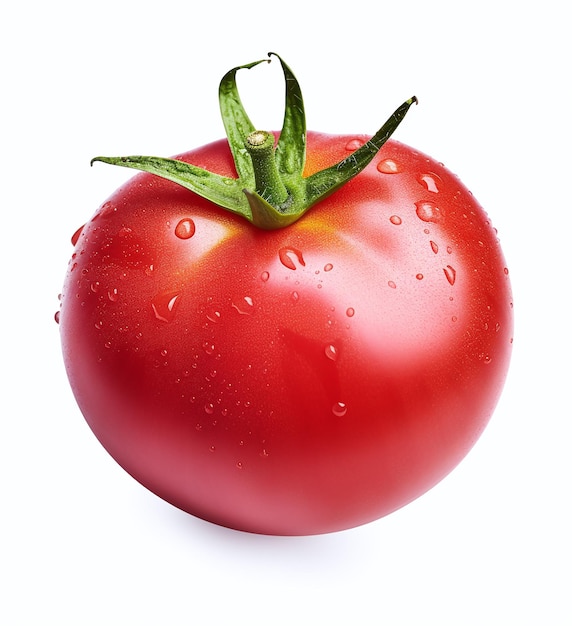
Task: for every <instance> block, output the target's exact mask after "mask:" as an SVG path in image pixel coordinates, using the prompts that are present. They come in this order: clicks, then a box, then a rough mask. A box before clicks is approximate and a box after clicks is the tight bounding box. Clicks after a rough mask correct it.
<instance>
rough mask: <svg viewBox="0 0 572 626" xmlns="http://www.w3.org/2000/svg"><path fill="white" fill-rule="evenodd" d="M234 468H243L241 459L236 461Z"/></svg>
mask: <svg viewBox="0 0 572 626" xmlns="http://www.w3.org/2000/svg"><path fill="white" fill-rule="evenodd" d="M236 468H237V469H239V470H241V469H244V465H243V463H242V461H237V463H236Z"/></svg>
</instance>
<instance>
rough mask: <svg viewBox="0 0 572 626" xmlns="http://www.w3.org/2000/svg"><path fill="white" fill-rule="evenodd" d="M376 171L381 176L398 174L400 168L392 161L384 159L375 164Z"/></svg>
mask: <svg viewBox="0 0 572 626" xmlns="http://www.w3.org/2000/svg"><path fill="white" fill-rule="evenodd" d="M377 170H378V172H381V173H382V174H399V172H400V171H401V168H400V166H399V165H398V164H397V163H396V162H395V161H394V160H393V159H384V160H383V161H380V162H379V163H378V164H377Z"/></svg>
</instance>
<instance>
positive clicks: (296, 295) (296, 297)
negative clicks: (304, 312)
mask: <svg viewBox="0 0 572 626" xmlns="http://www.w3.org/2000/svg"><path fill="white" fill-rule="evenodd" d="M290 298H291V300H292V302H298V300H299V299H300V294H299V293H298V292H297V291H293V292H292V293H291V294H290Z"/></svg>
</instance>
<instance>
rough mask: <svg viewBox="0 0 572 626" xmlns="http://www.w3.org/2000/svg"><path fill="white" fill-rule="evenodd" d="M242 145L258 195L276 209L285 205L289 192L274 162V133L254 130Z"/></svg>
mask: <svg viewBox="0 0 572 626" xmlns="http://www.w3.org/2000/svg"><path fill="white" fill-rule="evenodd" d="M244 145H245V147H246V149H247V150H248V153H249V154H250V158H251V159H252V167H253V169H254V180H255V188H256V192H257V193H258V195H259V196H260V197H261V198H263V199H264V200H266V202H268V203H269V204H270V205H272V206H273V207H275V208H277V209H278V210H280V209H281V208H282V207H285V206H287V204H288V200H289V194H288V190H287V189H286V186H285V185H284V182H283V180H282V178H281V176H280V172H279V171H278V166H277V164H276V153H275V150H274V135H273V134H272V133H267V132H266V131H264V130H255V131H254V132H252V133H250V134H249V135H248V137H247V138H246V141H245V142H244Z"/></svg>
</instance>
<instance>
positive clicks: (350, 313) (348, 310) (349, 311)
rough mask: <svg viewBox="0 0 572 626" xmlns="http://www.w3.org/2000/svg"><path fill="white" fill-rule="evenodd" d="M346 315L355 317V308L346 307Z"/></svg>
mask: <svg viewBox="0 0 572 626" xmlns="http://www.w3.org/2000/svg"><path fill="white" fill-rule="evenodd" d="M346 315H347V316H348V317H353V316H354V315H355V309H354V308H353V307H349V308H348V309H346Z"/></svg>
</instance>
